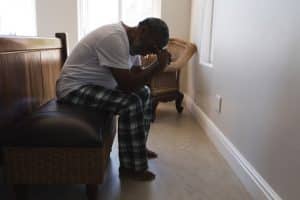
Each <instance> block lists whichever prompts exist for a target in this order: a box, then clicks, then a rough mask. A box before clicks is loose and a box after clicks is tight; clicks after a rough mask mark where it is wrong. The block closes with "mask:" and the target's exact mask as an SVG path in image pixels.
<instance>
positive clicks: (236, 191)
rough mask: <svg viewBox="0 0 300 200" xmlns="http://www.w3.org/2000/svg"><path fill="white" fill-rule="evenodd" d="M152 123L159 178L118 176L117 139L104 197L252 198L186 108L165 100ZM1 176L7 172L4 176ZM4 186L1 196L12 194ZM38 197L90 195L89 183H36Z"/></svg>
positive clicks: (60, 199) (72, 199)
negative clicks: (137, 179)
mask: <svg viewBox="0 0 300 200" xmlns="http://www.w3.org/2000/svg"><path fill="white" fill-rule="evenodd" d="M158 109H159V110H158V113H157V119H156V121H155V123H154V124H153V125H152V126H151V131H150V135H149V141H148V144H149V145H148V147H149V148H150V149H152V150H155V151H156V152H157V153H158V154H159V157H158V159H156V160H151V161H149V168H150V170H151V171H153V172H154V173H155V174H156V175H157V177H156V179H155V180H154V181H153V182H135V181H131V180H123V181H122V182H121V181H120V180H119V177H118V165H119V163H118V152H117V144H116V143H114V148H113V152H112V155H111V162H110V164H109V167H108V174H107V177H106V179H105V182H104V184H103V185H101V186H99V190H100V196H99V200H100V199H102V200H120V199H122V200H154V199H155V200H169V199H170V200H185V199H187V200H250V199H252V198H251V197H250V196H249V194H248V193H247V192H246V190H245V188H244V187H243V186H242V184H241V182H240V181H239V180H238V178H237V176H236V175H235V174H234V173H233V171H232V170H231V169H230V167H229V166H228V165H227V163H226V162H225V160H224V159H223V158H222V157H221V155H220V154H219V153H218V152H217V150H216V149H215V147H214V146H213V145H212V143H211V142H210V141H209V139H208V137H207V136H206V135H205V134H204V133H203V131H202V129H201V128H200V127H199V126H198V125H197V123H196V121H195V120H194V119H193V118H192V117H191V116H190V115H189V114H188V113H187V112H186V111H184V112H183V114H182V115H181V116H180V115H177V113H176V110H175V107H174V106H173V104H161V105H159V107H158ZM0 178H1V177H0ZM6 190H7V187H6V186H5V185H3V184H2V185H1V186H0V199H1V200H6V199H7V191H6ZM30 199H32V200H41V199H43V200H85V199H86V197H85V191H84V186H83V185H55V186H46V185H34V186H32V187H31V189H30Z"/></svg>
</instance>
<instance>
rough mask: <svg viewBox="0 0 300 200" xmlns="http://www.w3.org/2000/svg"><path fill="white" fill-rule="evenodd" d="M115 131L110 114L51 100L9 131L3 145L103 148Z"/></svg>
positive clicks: (113, 118)
mask: <svg viewBox="0 0 300 200" xmlns="http://www.w3.org/2000/svg"><path fill="white" fill-rule="evenodd" d="M114 132H115V117H114V115H113V114H112V113H105V112H102V111H95V110H92V109H89V108H86V107H80V106H74V105H67V104H60V103H57V102H56V100H54V99H53V100H51V101H49V102H48V103H46V104H45V105H43V106H41V108H40V109H38V110H37V111H36V112H34V113H32V114H31V115H30V116H28V117H26V118H25V119H24V120H22V122H20V123H18V124H17V125H16V126H15V127H14V130H13V131H12V130H11V134H9V135H10V137H9V139H8V140H7V141H6V144H4V145H5V146H30V147H31V146H34V147H37V146H41V147H45V146H47V147H68V146H69V147H83V146H86V147H93V146H97V147H99V146H102V145H103V141H104V139H105V138H108V137H109V138H111V137H113V136H114Z"/></svg>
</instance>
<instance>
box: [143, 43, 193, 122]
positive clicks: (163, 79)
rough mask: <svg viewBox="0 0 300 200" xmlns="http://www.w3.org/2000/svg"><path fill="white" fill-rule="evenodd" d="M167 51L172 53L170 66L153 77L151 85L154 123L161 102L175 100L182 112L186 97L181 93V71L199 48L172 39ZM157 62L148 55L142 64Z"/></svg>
mask: <svg viewBox="0 0 300 200" xmlns="http://www.w3.org/2000/svg"><path fill="white" fill-rule="evenodd" d="M167 50H168V51H169V52H170V53H171V63H170V65H169V66H168V67H167V68H166V70H165V71H164V72H163V73H161V74H158V75H156V76H155V77H153V79H152V80H151V81H150V83H149V86H150V88H151V92H152V98H153V121H154V120H155V111H156V108H157V106H158V103H159V102H167V101H173V100H175V102H176V103H175V105H176V109H177V112H178V113H181V112H182V110H183V107H182V101H183V98H184V95H183V94H182V93H181V92H180V91H179V79H180V70H181V69H182V68H183V67H185V66H186V65H187V62H188V61H189V59H190V58H191V57H192V56H193V54H194V53H195V52H196V51H197V47H196V45H194V44H193V43H190V42H187V41H184V40H181V39H178V38H170V40H169V43H168V45H167ZM155 60H156V56H155V55H148V56H145V57H143V59H142V63H143V65H147V64H150V63H151V62H154V61H155Z"/></svg>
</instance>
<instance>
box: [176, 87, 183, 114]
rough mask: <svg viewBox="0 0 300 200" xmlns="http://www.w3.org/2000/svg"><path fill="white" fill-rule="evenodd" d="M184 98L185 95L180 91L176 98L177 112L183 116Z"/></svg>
mask: <svg viewBox="0 0 300 200" xmlns="http://www.w3.org/2000/svg"><path fill="white" fill-rule="evenodd" d="M183 98H184V95H183V94H182V93H181V92H179V91H178V93H177V98H176V110H177V112H178V113H179V114H181V113H182V111H183V107H182V101H183Z"/></svg>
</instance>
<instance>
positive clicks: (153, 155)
mask: <svg viewBox="0 0 300 200" xmlns="http://www.w3.org/2000/svg"><path fill="white" fill-rule="evenodd" d="M146 151H147V157H148V159H155V158H157V156H158V155H157V153H155V152H154V151H151V150H149V149H146Z"/></svg>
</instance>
